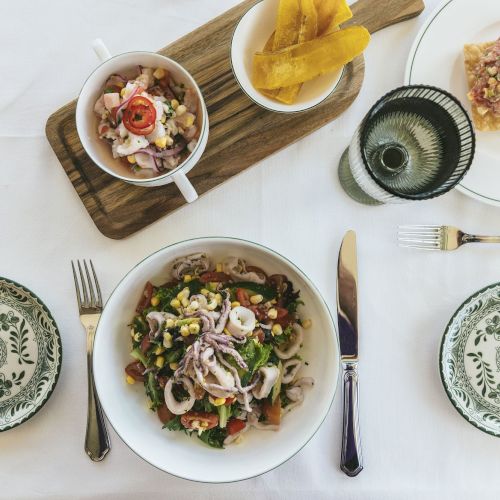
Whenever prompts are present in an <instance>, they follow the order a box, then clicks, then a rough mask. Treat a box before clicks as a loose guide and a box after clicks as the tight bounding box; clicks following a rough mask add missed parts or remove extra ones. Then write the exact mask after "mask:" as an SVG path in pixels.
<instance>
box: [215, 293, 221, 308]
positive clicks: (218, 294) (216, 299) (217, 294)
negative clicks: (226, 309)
mask: <svg viewBox="0 0 500 500" xmlns="http://www.w3.org/2000/svg"><path fill="white" fill-rule="evenodd" d="M215 301H216V302H217V305H219V306H220V305H221V304H222V295H221V294H220V293H216V294H215Z"/></svg>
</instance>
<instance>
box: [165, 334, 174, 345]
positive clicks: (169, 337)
mask: <svg viewBox="0 0 500 500" xmlns="http://www.w3.org/2000/svg"><path fill="white" fill-rule="evenodd" d="M163 345H164V346H165V347H166V348H167V349H170V348H171V347H172V346H173V345H174V342H173V339H172V334H171V333H169V332H165V333H164V334H163Z"/></svg>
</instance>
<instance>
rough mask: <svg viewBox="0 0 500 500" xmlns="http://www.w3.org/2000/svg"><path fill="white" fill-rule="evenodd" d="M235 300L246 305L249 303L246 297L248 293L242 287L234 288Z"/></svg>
mask: <svg viewBox="0 0 500 500" xmlns="http://www.w3.org/2000/svg"><path fill="white" fill-rule="evenodd" d="M236 300H237V301H238V302H239V303H240V304H241V305H242V306H243V307H247V306H249V305H250V298H249V297H248V293H247V291H246V290H245V289H243V288H237V289H236Z"/></svg>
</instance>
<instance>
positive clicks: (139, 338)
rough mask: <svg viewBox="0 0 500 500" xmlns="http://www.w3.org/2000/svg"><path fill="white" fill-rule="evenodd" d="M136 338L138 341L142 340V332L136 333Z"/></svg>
mask: <svg viewBox="0 0 500 500" xmlns="http://www.w3.org/2000/svg"><path fill="white" fill-rule="evenodd" d="M134 340H135V341H136V342H140V340H141V334H140V333H139V332H137V333H136V334H135V335H134Z"/></svg>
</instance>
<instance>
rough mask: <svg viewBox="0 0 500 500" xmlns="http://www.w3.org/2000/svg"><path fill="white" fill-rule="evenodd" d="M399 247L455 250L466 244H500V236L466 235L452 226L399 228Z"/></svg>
mask: <svg viewBox="0 0 500 500" xmlns="http://www.w3.org/2000/svg"><path fill="white" fill-rule="evenodd" d="M398 241H399V246H400V247H406V248H418V249H421V250H456V249H457V248H459V247H461V246H462V245H465V244H466V243H500V236H477V235H474V234H467V233H464V232H463V231H461V230H460V229H458V228H457V227H454V226H425V225H423V226H399V232H398Z"/></svg>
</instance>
